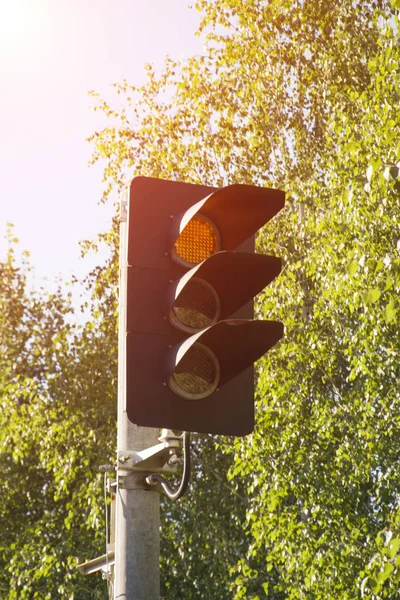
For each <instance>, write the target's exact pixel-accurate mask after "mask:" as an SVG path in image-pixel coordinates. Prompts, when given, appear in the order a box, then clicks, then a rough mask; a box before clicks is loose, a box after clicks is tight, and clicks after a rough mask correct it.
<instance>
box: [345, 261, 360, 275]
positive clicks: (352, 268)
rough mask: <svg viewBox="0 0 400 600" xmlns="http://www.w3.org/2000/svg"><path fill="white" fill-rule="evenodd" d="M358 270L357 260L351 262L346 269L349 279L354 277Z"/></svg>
mask: <svg viewBox="0 0 400 600" xmlns="http://www.w3.org/2000/svg"><path fill="white" fill-rule="evenodd" d="M359 268H360V264H359V262H358V260H352V261H351V262H350V263H349V265H348V267H347V273H348V274H349V275H350V277H354V275H355V274H356V273H357V271H358V269H359Z"/></svg>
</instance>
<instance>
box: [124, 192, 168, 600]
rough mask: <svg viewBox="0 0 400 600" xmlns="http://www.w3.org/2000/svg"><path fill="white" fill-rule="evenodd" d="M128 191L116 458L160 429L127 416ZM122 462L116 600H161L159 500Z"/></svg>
mask: <svg viewBox="0 0 400 600" xmlns="http://www.w3.org/2000/svg"><path fill="white" fill-rule="evenodd" d="M128 198H129V191H126V192H124V193H123V194H122V195H121V220H120V257H119V268H120V273H119V277H120V288H119V332H118V439H117V454H118V457H120V456H121V455H122V454H123V453H124V452H126V451H132V450H136V451H138V450H143V449H145V448H148V447H150V446H153V445H155V444H157V441H158V435H159V432H158V430H157V429H148V428H146V427H137V426H136V425H133V424H132V423H131V422H130V421H129V420H128V416H127V413H126V314H127V302H126V297H127V294H126V292H127V269H128V265H127V250H128V215H127V213H128V204H129V202H128ZM123 466H124V465H123V463H121V461H119V462H118V470H117V495H116V531H115V570H114V574H115V580H114V600H122V599H123V600H159V598H160V577H159V556H160V534H159V529H160V527H159V524H160V509H159V506H160V499H159V493H158V492H156V491H155V490H154V489H151V488H150V489H149V487H148V486H147V485H146V482H145V479H146V476H147V473H137V472H132V471H129V470H126V469H124V468H123Z"/></svg>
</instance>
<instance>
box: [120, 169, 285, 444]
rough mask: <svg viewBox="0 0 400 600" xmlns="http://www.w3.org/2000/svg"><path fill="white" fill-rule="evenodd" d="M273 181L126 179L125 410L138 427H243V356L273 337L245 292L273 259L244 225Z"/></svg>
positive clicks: (271, 271) (266, 204) (234, 430)
mask: <svg viewBox="0 0 400 600" xmlns="http://www.w3.org/2000/svg"><path fill="white" fill-rule="evenodd" d="M283 205H284V193H283V192H282V191H280V190H272V189H266V188H259V187H255V186H248V185H231V186H227V187H224V188H219V189H215V188H211V187H207V186H201V185H194V184H188V183H180V182H171V181H164V180H160V179H150V178H146V177H137V178H135V179H134V180H133V181H132V184H131V188H130V203H129V223H128V284H127V290H128V291H127V337H126V340H127V341H126V343H127V348H126V350H127V352H126V355H127V358H126V373H127V383H126V385H127V390H126V391H127V400H126V403H127V412H128V418H129V420H130V421H132V422H133V423H135V424H136V425H140V426H146V427H160V428H162V427H165V428H168V429H179V430H185V431H197V432H208V433H222V434H227V435H245V434H247V433H250V432H251V431H252V430H253V427H254V367H253V363H254V361H255V360H257V359H258V358H259V357H260V356H262V355H263V354H264V353H265V352H267V350H269V349H270V348H271V347H272V346H273V345H274V344H275V343H276V342H277V341H278V340H279V339H280V338H281V337H282V335H283V325H282V323H280V322H277V321H253V320H252V319H253V298H254V296H255V295H256V294H257V293H258V292H260V291H261V290H262V289H263V288H264V287H265V286H266V285H268V284H269V283H270V282H271V281H272V280H273V279H274V278H275V277H276V276H277V275H278V274H279V272H280V270H281V261H280V259H279V258H276V257H273V256H264V255H259V254H255V253H254V234H255V232H256V231H257V230H258V229H259V228H260V227H262V225H264V223H266V222H267V221H268V220H269V219H271V218H272V217H273V216H274V215H275V214H276V213H277V212H278V211H279V210H280V209H281V208H282V207H283Z"/></svg>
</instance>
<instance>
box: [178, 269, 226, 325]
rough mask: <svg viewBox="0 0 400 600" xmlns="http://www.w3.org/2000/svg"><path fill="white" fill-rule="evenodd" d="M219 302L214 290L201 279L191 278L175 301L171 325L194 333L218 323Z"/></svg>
mask: <svg viewBox="0 0 400 600" xmlns="http://www.w3.org/2000/svg"><path fill="white" fill-rule="evenodd" d="M219 314H220V302H219V298H218V296H217V293H216V291H215V290H214V288H213V287H212V286H211V285H210V284H209V283H208V282H207V281H204V280H203V279H200V278H197V277H193V279H191V280H190V281H189V282H188V283H187V284H186V285H185V287H184V288H183V290H182V291H181V293H180V294H179V296H178V298H177V299H176V300H175V302H174V304H173V306H172V308H171V311H170V314H169V318H170V322H171V324H172V325H173V326H174V327H176V328H177V329H180V330H182V331H187V332H189V333H196V332H197V331H200V330H201V329H205V328H206V327H211V325H214V323H216V322H217V321H218V318H219Z"/></svg>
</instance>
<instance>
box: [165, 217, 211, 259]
mask: <svg viewBox="0 0 400 600" xmlns="http://www.w3.org/2000/svg"><path fill="white" fill-rule="evenodd" d="M220 249H221V242H220V236H219V233H218V230H217V228H216V227H215V225H214V223H213V222H212V221H210V219H208V218H207V217H204V216H203V215H196V216H195V217H193V219H191V220H190V221H189V223H188V224H187V225H186V227H185V228H184V229H183V231H182V232H181V233H180V234H179V237H178V239H177V240H176V242H175V244H174V246H173V248H172V252H171V255H172V258H173V259H174V260H175V261H176V262H178V263H179V264H181V265H184V266H185V267H193V266H194V265H198V264H199V263H200V262H202V261H203V260H205V259H206V258H208V257H209V256H211V254H214V253H215V252H218V251H219V250H220Z"/></svg>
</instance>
